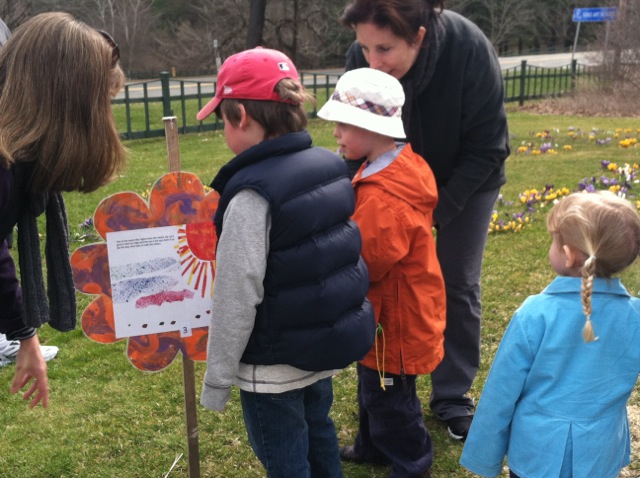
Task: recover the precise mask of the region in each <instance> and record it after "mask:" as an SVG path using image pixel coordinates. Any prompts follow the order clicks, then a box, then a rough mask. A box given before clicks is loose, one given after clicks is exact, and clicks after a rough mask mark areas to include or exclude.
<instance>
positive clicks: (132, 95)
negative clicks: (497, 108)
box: [112, 60, 597, 139]
mask: <svg viewBox="0 0 640 478" xmlns="http://www.w3.org/2000/svg"><path fill="white" fill-rule="evenodd" d="M340 74H341V71H340V70H335V71H331V72H327V71H323V72H301V73H300V75H301V80H302V82H303V84H304V85H305V87H306V88H307V89H309V90H311V91H312V92H313V93H314V95H315V97H316V99H317V106H313V107H309V115H310V117H315V116H316V112H317V107H319V106H321V105H322V104H324V102H325V101H326V99H327V98H328V96H329V95H330V94H331V92H332V91H333V88H334V87H335V84H336V82H337V81H338V78H339V77H340ZM502 74H503V78H504V83H505V98H504V100H505V102H506V103H510V102H518V103H519V104H520V105H523V104H524V102H525V101H531V100H536V99H541V98H549V97H560V96H563V95H566V94H568V93H570V92H572V91H574V90H575V89H576V88H577V86H578V85H579V84H580V85H582V84H591V83H593V82H595V81H596V79H597V76H596V71H595V69H594V67H592V66H587V65H582V64H578V62H577V60H573V61H572V62H571V64H569V65H566V66H561V67H551V68H547V67H540V66H531V65H528V64H527V62H526V61H522V63H521V64H520V65H519V66H514V67H512V68H508V69H504V70H502ZM214 90H215V80H213V79H211V80H208V81H207V80H201V79H198V80H188V79H174V78H171V77H170V76H169V73H168V72H162V73H161V74H160V78H159V79H157V80H146V81H140V82H135V83H128V84H127V85H126V86H125V88H124V94H123V95H122V96H121V97H118V98H116V99H114V100H113V101H112V105H113V111H114V115H115V117H116V121H117V124H118V127H119V129H120V131H121V133H120V136H121V137H122V139H136V138H152V137H157V136H164V124H163V118H164V117H168V116H175V117H176V123H177V125H178V128H179V132H180V133H191V132H202V131H212V130H219V129H222V127H223V124H222V121H220V120H219V119H218V118H217V117H216V116H215V115H211V116H210V117H209V118H207V119H206V120H205V121H198V120H197V119H196V113H197V112H198V111H199V110H200V108H202V106H204V105H205V104H206V103H207V102H208V101H209V100H210V99H211V97H212V96H213V92H214Z"/></svg>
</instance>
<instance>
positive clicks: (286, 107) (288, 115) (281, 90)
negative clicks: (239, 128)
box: [216, 78, 315, 139]
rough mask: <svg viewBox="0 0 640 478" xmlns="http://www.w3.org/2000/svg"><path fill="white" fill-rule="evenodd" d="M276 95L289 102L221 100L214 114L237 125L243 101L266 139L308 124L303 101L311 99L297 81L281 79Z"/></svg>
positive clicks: (294, 130)
mask: <svg viewBox="0 0 640 478" xmlns="http://www.w3.org/2000/svg"><path fill="white" fill-rule="evenodd" d="M276 92H277V93H278V95H279V96H280V97H281V98H282V99H284V100H286V101H289V102H290V103H281V102H278V101H257V100H236V99H224V100H222V102H221V103H220V107H219V109H218V110H217V111H216V113H218V112H221V113H223V114H224V117H225V119H226V121H229V122H231V124H233V125H237V124H238V122H239V121H240V111H239V110H238V104H242V105H243V106H244V108H245V110H246V112H247V114H248V115H249V116H251V118H253V119H254V120H255V121H257V122H258V123H259V124H260V125H261V126H262V127H263V128H264V130H265V139H266V138H275V137H278V136H282V135H283V134H287V133H296V132H298V131H302V130H303V129H305V128H306V127H307V112H306V110H305V109H304V103H305V102H306V101H310V102H314V101H315V99H314V98H313V95H311V94H310V93H308V92H307V91H306V90H305V89H304V87H303V86H302V85H301V84H300V82H299V81H295V80H292V79H289V78H285V79H283V80H280V81H279V82H278V84H277V85H276Z"/></svg>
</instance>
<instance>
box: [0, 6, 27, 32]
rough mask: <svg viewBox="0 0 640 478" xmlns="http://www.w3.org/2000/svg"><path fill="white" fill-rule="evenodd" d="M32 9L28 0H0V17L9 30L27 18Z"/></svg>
mask: <svg viewBox="0 0 640 478" xmlns="http://www.w3.org/2000/svg"><path fill="white" fill-rule="evenodd" d="M32 9H33V5H32V2H31V1H29V0H17V1H16V0H0V18H1V19H2V21H3V22H4V23H6V24H7V26H8V27H9V29H11V30H13V29H14V28H15V27H17V26H18V25H20V24H21V23H22V22H24V21H25V20H26V19H27V18H29V17H30V16H31V11H32Z"/></svg>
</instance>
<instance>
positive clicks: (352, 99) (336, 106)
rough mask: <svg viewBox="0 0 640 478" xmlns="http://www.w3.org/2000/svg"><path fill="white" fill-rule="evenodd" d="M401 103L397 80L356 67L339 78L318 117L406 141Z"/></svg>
mask: <svg viewBox="0 0 640 478" xmlns="http://www.w3.org/2000/svg"><path fill="white" fill-rule="evenodd" d="M403 104H404V91H403V90H402V85H401V84H400V82H399V81H398V80H396V79H395V78H394V77H393V76H391V75H388V74H387V73H384V72H382V71H380V70H374V69H372V68H358V69H357V70H351V71H348V72H346V73H345V74H344V75H342V76H341V77H340V79H339V80H338V83H337V84H336V90H335V91H334V92H333V95H331V98H329V100H328V101H327V102H326V103H325V105H324V106H323V107H322V108H321V109H320V111H318V116H319V117H320V118H322V119H325V120H329V121H336V122H338V123H345V124H350V125H353V126H358V127H359V128H363V129H366V130H368V131H373V132H374V133H378V134H381V135H383V136H390V137H392V138H398V139H400V138H406V135H405V132H404V127H403V126H402V105H403Z"/></svg>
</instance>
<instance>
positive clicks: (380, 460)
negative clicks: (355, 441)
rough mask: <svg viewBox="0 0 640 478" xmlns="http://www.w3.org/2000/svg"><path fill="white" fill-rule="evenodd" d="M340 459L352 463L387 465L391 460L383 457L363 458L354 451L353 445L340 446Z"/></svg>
mask: <svg viewBox="0 0 640 478" xmlns="http://www.w3.org/2000/svg"><path fill="white" fill-rule="evenodd" d="M340 459H341V460H343V461H350V462H352V463H372V464H374V465H389V464H390V463H391V462H390V461H389V460H387V459H386V458H384V457H376V458H365V457H363V456H360V455H358V454H357V453H356V450H355V447H354V446H353V445H347V446H341V447H340Z"/></svg>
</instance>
